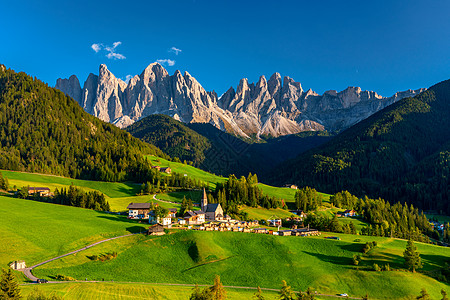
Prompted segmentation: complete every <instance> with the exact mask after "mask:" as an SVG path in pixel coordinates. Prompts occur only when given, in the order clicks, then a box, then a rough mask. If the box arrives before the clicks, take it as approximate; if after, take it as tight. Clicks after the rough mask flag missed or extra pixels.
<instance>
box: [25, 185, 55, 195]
mask: <svg viewBox="0 0 450 300" xmlns="http://www.w3.org/2000/svg"><path fill="white" fill-rule="evenodd" d="M33 194H39V196H41V197H48V196H50V189H49V188H48V187H28V195H33Z"/></svg>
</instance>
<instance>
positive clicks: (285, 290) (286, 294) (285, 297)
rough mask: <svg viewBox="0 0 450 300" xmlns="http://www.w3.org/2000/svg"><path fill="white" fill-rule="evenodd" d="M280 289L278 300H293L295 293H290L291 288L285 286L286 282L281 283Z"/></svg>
mask: <svg viewBox="0 0 450 300" xmlns="http://www.w3.org/2000/svg"><path fill="white" fill-rule="evenodd" d="M281 282H282V287H281V290H280V298H279V299H280V300H294V299H295V298H296V297H295V293H294V292H293V291H292V288H291V286H289V285H287V283H286V280H283V281H281Z"/></svg>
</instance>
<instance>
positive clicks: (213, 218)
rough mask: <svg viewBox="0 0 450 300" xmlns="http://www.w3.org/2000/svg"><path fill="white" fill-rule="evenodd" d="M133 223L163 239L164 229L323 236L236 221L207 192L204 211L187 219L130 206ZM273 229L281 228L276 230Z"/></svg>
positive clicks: (269, 222) (173, 211)
mask: <svg viewBox="0 0 450 300" xmlns="http://www.w3.org/2000/svg"><path fill="white" fill-rule="evenodd" d="M127 209H128V218H129V219H143V220H147V219H148V222H149V224H151V225H152V226H150V227H149V230H148V234H149V235H163V234H165V230H164V229H169V228H177V229H183V230H189V229H191V230H203V231H221V232H223V231H233V232H246V233H258V234H271V235H279V236H291V235H292V236H312V235H316V236H317V235H320V233H319V231H318V230H316V229H313V228H309V226H308V227H306V228H298V225H293V226H292V228H291V229H284V230H280V228H281V226H282V220H281V219H279V218H276V217H275V218H273V219H271V220H267V225H268V227H269V228H267V227H260V224H259V221H257V220H253V221H240V220H234V219H232V218H231V217H230V216H229V215H226V214H225V215H224V211H223V209H222V207H221V205H220V204H219V203H208V198H207V195H206V191H205V189H203V195H202V199H201V202H200V210H195V211H192V210H191V211H187V212H186V213H185V214H184V215H183V216H181V217H178V218H177V209H176V208H170V209H168V210H167V213H166V214H165V215H163V216H161V215H159V213H158V209H157V207H155V205H154V204H152V203H130V204H129V205H128V207H127ZM291 212H292V213H293V214H295V215H296V217H295V218H291V219H292V221H296V222H301V221H302V220H303V218H305V217H306V214H305V213H304V212H303V211H297V210H296V211H291ZM271 227H275V228H277V229H276V230H273V229H272V228H271Z"/></svg>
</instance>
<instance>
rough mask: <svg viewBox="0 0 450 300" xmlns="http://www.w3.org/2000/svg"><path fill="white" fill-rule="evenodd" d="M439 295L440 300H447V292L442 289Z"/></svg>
mask: <svg viewBox="0 0 450 300" xmlns="http://www.w3.org/2000/svg"><path fill="white" fill-rule="evenodd" d="M441 295H442V299H441V300H448V297H447V292H446V291H445V290H444V289H441Z"/></svg>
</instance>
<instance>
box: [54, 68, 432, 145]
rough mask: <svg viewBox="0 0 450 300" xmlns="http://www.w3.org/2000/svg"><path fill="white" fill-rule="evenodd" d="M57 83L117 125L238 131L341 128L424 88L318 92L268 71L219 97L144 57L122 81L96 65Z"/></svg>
mask: <svg viewBox="0 0 450 300" xmlns="http://www.w3.org/2000/svg"><path fill="white" fill-rule="evenodd" d="M56 88H58V89H60V90H61V91H63V92H64V93H66V94H67V95H69V96H71V97H72V98H74V99H75V100H76V101H77V102H78V103H79V104H80V105H81V106H82V107H83V108H84V110H86V111H87V112H88V113H90V114H93V115H94V116H96V117H98V118H100V119H102V120H104V121H106V122H111V123H114V124H115V125H116V126H118V127H121V128H123V127H126V126H128V125H130V124H132V123H133V122H135V121H137V120H138V119H140V118H143V117H146V116H148V115H151V114H157V113H159V114H165V115H169V116H171V117H173V118H175V119H177V120H179V121H182V122H185V123H210V124H212V125H214V126H215V127H217V128H219V129H221V130H224V131H227V132H229V133H232V134H236V135H239V136H242V137H248V136H250V135H253V136H257V137H259V136H261V135H268V136H273V137H277V136H280V135H287V134H293V133H298V132H301V131H307V130H329V131H340V130H343V129H346V128H348V127H350V126H351V125H353V124H355V123H357V122H359V121H361V120H363V119H365V118H367V117H368V116H370V115H371V114H373V113H375V112H377V111H378V110H380V109H382V108H384V107H386V106H388V105H389V104H392V103H394V102H395V101H398V100H400V99H402V98H404V97H409V96H413V95H415V94H417V93H420V92H421V91H422V90H423V89H420V90H416V91H412V90H408V91H405V92H401V93H396V94H395V95H394V96H392V97H389V98H385V97H381V96H379V95H377V94H376V93H375V92H369V91H361V89H360V88H357V87H349V88H347V89H346V90H344V91H342V92H339V93H338V92H336V91H327V92H325V93H324V94H323V95H318V94H317V93H315V92H313V91H312V90H308V91H306V92H304V91H303V88H302V86H301V84H300V83H299V82H295V81H294V80H293V79H291V78H289V77H284V78H283V80H281V76H280V74H278V73H275V74H273V75H272V76H271V77H270V79H269V80H268V81H267V80H266V78H265V77H264V76H261V77H260V79H259V81H258V82H257V83H256V84H254V83H251V84H249V83H248V80H247V79H241V81H240V82H239V85H238V86H237V88H236V90H235V89H234V88H230V89H229V90H228V91H227V92H226V93H225V94H223V96H222V97H221V98H220V99H218V97H217V94H216V93H215V92H208V91H206V90H205V89H204V88H203V87H202V86H201V85H200V83H199V82H198V81H197V80H196V79H195V78H194V77H192V76H191V75H190V74H189V73H188V72H185V73H184V74H182V73H181V72H180V71H176V72H175V74H174V75H172V76H170V75H169V73H168V72H167V71H166V70H165V69H164V68H163V67H162V66H161V65H160V64H158V63H152V64H150V65H149V66H148V67H147V68H146V69H145V70H144V71H143V72H142V73H141V74H140V75H136V76H134V77H133V78H131V79H130V81H129V83H128V84H126V83H125V82H124V81H122V80H121V79H118V78H116V77H115V76H114V75H113V74H112V73H111V72H110V71H109V70H108V68H107V67H106V65H100V68H99V75H98V76H97V75H94V74H92V73H91V74H89V76H88V78H87V80H86V81H85V83H84V86H83V89H81V87H80V83H79V81H78V78H77V77H76V76H75V75H72V76H70V78H69V79H58V80H57V82H56Z"/></svg>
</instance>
